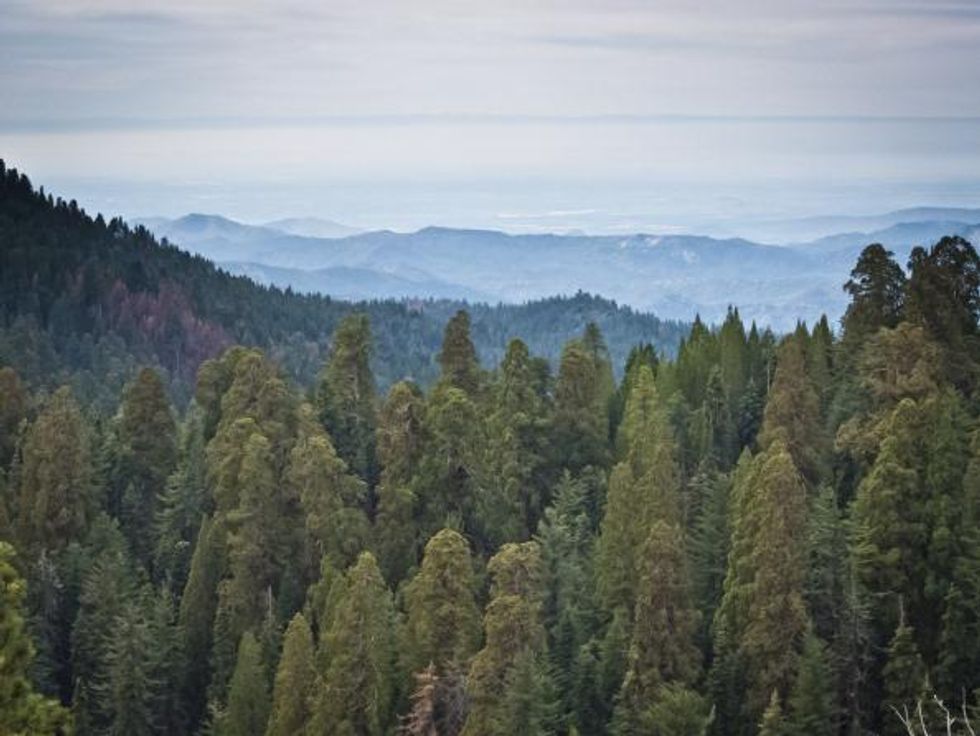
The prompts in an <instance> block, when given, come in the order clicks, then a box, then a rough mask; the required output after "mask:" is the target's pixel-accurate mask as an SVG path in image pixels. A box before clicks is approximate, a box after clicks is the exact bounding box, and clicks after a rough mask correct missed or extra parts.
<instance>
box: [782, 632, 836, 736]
mask: <svg viewBox="0 0 980 736" xmlns="http://www.w3.org/2000/svg"><path fill="white" fill-rule="evenodd" d="M835 691H836V688H835V683H834V682H833V677H832V673H831V671H830V667H829V665H828V662H827V650H826V647H825V646H824V644H823V642H822V641H821V640H820V638H819V637H818V636H817V635H816V634H815V633H814V632H813V630H812V629H811V630H810V631H808V632H807V635H806V638H804V640H803V651H802V653H801V655H800V664H799V669H798V671H797V674H796V682H795V683H794V684H793V689H792V692H791V693H790V696H789V699H788V700H787V705H788V709H789V729H788V730H789V732H791V733H792V734H794V735H795V736H833V735H834V734H835V733H837V732H838V728H837V714H836V713H835V707H834V703H835V696H836V692H835Z"/></svg>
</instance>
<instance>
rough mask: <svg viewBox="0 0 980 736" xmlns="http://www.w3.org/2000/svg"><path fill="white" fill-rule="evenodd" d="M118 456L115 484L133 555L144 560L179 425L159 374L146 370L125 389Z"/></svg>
mask: <svg viewBox="0 0 980 736" xmlns="http://www.w3.org/2000/svg"><path fill="white" fill-rule="evenodd" d="M117 431H118V434H119V457H118V460H117V466H116V468H115V475H116V478H115V480H114V482H113V486H114V487H115V489H116V491H117V492H118V493H120V494H121V497H120V499H119V504H118V508H119V513H120V518H121V520H122V522H123V523H122V528H123V529H124V531H125V533H126V535H127V538H128V539H129V543H130V545H131V546H132V548H133V554H134V556H135V557H136V559H138V560H140V561H141V562H143V563H146V562H148V561H149V559H150V555H151V553H152V551H153V544H154V534H153V532H154V521H155V519H156V513H157V506H158V499H159V498H160V497H161V496H162V495H163V492H164V490H165V488H166V484H167V478H168V477H169V476H170V474H171V473H172V472H173V470H174V467H175V465H176V462H177V426H176V424H175V423H174V418H173V414H172V413H171V411H170V402H169V401H168V400H167V394H166V391H165V389H164V386H163V382H162V381H161V380H160V376H159V375H157V373H156V372H155V371H154V370H152V369H150V368H144V369H143V370H141V371H140V372H139V373H138V374H137V375H136V378H134V379H133V381H132V382H131V383H130V384H129V385H128V386H127V387H126V389H125V391H124V393H123V401H122V406H121V407H120V410H119V419H118V430H117Z"/></svg>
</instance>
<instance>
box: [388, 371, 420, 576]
mask: <svg viewBox="0 0 980 736" xmlns="http://www.w3.org/2000/svg"><path fill="white" fill-rule="evenodd" d="M424 422H425V400H424V398H423V396H422V392H421V390H419V388H418V386H416V385H415V384H413V383H409V382H407V381H401V382H399V383H396V384H395V385H394V386H392V388H391V391H389V392H388V397H387V399H386V400H385V404H384V406H383V408H382V410H381V419H380V422H379V424H378V459H379V460H380V462H381V481H380V483H379V485H378V491H377V495H378V513H377V517H376V520H375V529H376V530H377V535H376V536H377V539H378V541H377V549H378V559H379V564H380V565H381V569H382V571H383V572H384V574H385V579H387V580H388V582H389V583H390V584H392V585H395V584H397V583H398V582H399V581H401V580H402V579H403V578H404V577H405V575H406V574H407V572H408V571H409V569H410V568H412V567H413V566H414V564H415V560H416V558H417V556H418V540H417V531H416V528H415V527H416V522H415V517H414V509H415V503H416V498H415V493H414V492H413V490H412V483H413V479H414V477H415V475H416V473H417V472H418V466H419V462H420V460H421V458H422V453H423V450H424V447H425V445H426V438H425V431H424V427H425V425H424Z"/></svg>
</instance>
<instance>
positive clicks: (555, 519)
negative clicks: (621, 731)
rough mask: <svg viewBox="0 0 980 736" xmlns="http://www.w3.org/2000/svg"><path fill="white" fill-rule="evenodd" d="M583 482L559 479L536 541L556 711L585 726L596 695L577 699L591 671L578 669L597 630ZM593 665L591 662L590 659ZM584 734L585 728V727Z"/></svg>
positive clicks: (590, 535)
mask: <svg viewBox="0 0 980 736" xmlns="http://www.w3.org/2000/svg"><path fill="white" fill-rule="evenodd" d="M586 492H587V483H586V482H585V481H584V480H582V479H573V478H572V477H571V475H570V474H568V473H567V472H566V473H565V475H564V476H562V478H561V480H560V481H559V482H558V487H557V489H556V491H555V500H554V503H553V504H552V505H551V506H550V507H548V508H547V509H545V512H544V518H543V519H542V520H541V524H540V525H539V527H538V534H537V536H536V539H537V541H538V543H539V544H540V545H541V559H542V563H543V569H544V583H545V584H544V590H545V591H546V595H545V599H544V606H543V616H544V622H545V627H546V628H547V631H548V651H549V653H550V655H551V662H552V664H553V670H554V673H555V683H556V685H557V686H558V690H559V692H560V694H561V698H562V702H561V715H562V717H563V718H565V719H566V720H569V719H571V720H573V721H577V722H578V723H579V725H580V726H582V727H583V729H585V727H586V726H587V725H588V724H587V722H586V721H587V719H588V717H587V716H585V715H584V713H583V711H584V710H586V709H587V708H589V707H590V702H591V700H592V699H593V698H594V697H595V696H596V693H594V692H592V693H589V695H588V697H585V698H583V697H579V696H580V695H582V693H581V692H578V691H577V687H578V684H577V683H579V682H580V680H581V679H582V678H583V677H589V676H590V674H589V673H586V672H582V671H581V667H580V660H581V657H582V650H583V647H585V646H586V644H587V643H588V642H589V640H590V639H591V638H592V636H593V635H594V634H595V633H596V628H597V621H596V618H597V616H596V610H595V609H596V605H595V600H594V598H595V591H594V585H595V583H594V575H593V567H592V557H593V555H592V552H593V548H594V546H595V535H594V533H593V531H592V523H591V520H590V518H589V509H588V500H587V497H586ZM593 664H594V661H593ZM585 730H586V732H588V730H587V729H585Z"/></svg>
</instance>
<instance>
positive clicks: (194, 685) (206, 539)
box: [177, 517, 225, 729]
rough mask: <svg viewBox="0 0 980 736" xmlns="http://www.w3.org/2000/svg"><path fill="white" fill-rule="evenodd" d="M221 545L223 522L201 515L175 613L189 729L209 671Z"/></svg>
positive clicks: (197, 718) (201, 706)
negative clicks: (208, 653)
mask: <svg viewBox="0 0 980 736" xmlns="http://www.w3.org/2000/svg"><path fill="white" fill-rule="evenodd" d="M224 549H225V543H224V528H223V526H221V525H220V524H215V523H214V522H213V521H212V520H211V519H210V518H209V517H204V519H203V521H202V522H201V527H200V530H199V531H198V534H197V543H196V544H195V545H194V555H193V556H192V557H191V563H190V570H189V571H188V575H187V584H186V585H185V586H184V594H183V595H182V596H181V598H180V610H179V613H178V617H177V622H178V632H179V643H180V648H181V650H182V651H183V652H184V655H185V660H184V674H183V678H182V688H181V701H182V704H183V707H184V709H185V711H186V714H187V721H188V723H189V724H190V726H191V728H192V729H193V727H194V726H195V725H197V724H198V723H200V722H201V720H202V719H203V717H204V710H205V704H206V698H205V693H206V692H207V687H208V682H209V680H210V673H211V669H210V662H209V657H208V656H206V654H204V653H206V652H210V651H211V644H212V639H211V631H212V625H213V622H214V612H215V608H216V606H217V602H218V598H217V588H218V581H219V580H220V577H221V573H222V570H223V568H224V564H225V563H224Z"/></svg>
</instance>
